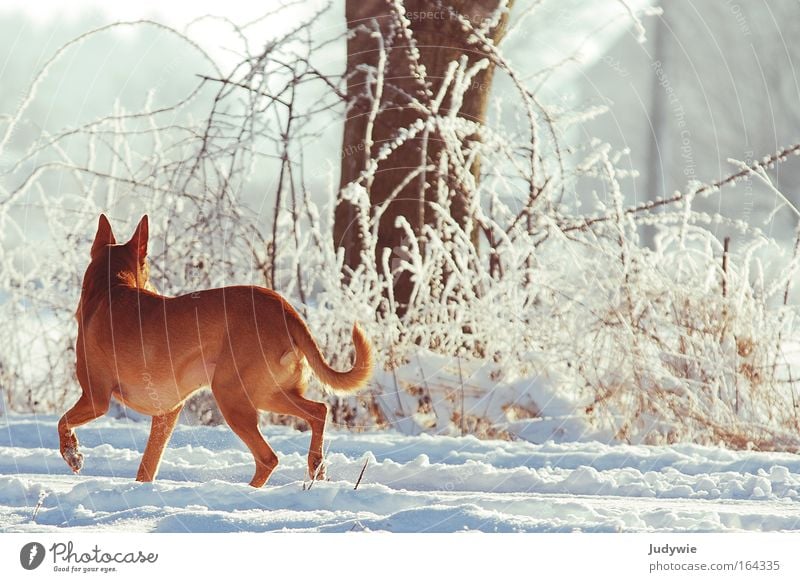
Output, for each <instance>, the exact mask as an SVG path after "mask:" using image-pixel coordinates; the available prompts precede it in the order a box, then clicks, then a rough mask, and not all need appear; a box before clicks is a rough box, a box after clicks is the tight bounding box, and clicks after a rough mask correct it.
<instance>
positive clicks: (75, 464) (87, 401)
mask: <svg viewBox="0 0 800 582" xmlns="http://www.w3.org/2000/svg"><path fill="white" fill-rule="evenodd" d="M110 402H111V398H110V397H109V396H108V395H104V394H100V395H95V396H94V397H93V396H92V395H91V394H90V393H89V392H87V391H85V390H84V392H83V394H81V397H80V398H79V399H78V402H76V403H75V406H73V407H72V408H70V409H69V410H68V411H67V412H66V413H65V414H64V416H62V417H61V420H59V421H58V437H59V441H60V445H61V446H60V448H61V456H62V457H64V460H65V461H66V462H67V465H69V468H70V469H72V471H73V473H78V472H79V471H80V470H81V469H82V468H83V455H82V454H81V453H80V452H79V451H78V437H76V436H75V431H74V429H75V428H76V427H79V426H81V425H82V424H86V423H87V422H89V421H91V420H94V419H95V418H97V417H99V416H103V415H104V414H105V413H106V412H107V411H108V405H109V404H110Z"/></svg>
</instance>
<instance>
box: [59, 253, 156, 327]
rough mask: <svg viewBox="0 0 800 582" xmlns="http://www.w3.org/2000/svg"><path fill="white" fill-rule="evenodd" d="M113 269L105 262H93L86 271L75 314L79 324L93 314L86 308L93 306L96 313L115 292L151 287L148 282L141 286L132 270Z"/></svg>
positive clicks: (92, 308)
mask: <svg viewBox="0 0 800 582" xmlns="http://www.w3.org/2000/svg"><path fill="white" fill-rule="evenodd" d="M113 267H114V266H113V265H108V263H106V262H104V261H93V262H92V263H91V264H90V265H89V268H88V269H86V274H85V275H84V277H83V286H82V287H81V297H80V300H79V302H78V309H77V311H76V313H75V316H76V318H77V319H78V322H79V323H80V322H81V321H84V320H85V319H86V318H88V317H89V316H91V312H90V311H87V310H86V309H85V308H84V306H91V310H92V311H94V309H96V308H97V305H99V303H100V300H101V298H102V297H103V296H108V297H109V300H110V296H111V294H112V291H113V290H115V289H134V290H142V289H145V288H148V287H149V286H148V284H147V282H145V283H144V284H141V281H139V280H138V279H137V277H136V274H135V273H133V272H132V271H131V270H130V269H122V270H119V271H117V272H115V269H114V268H113Z"/></svg>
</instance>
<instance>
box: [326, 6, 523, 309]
mask: <svg viewBox="0 0 800 582" xmlns="http://www.w3.org/2000/svg"><path fill="white" fill-rule="evenodd" d="M498 4H499V0H471V1H470V0H451V1H450V3H449V4H448V5H445V6H443V7H441V8H437V7H436V5H435V4H433V3H431V2H429V1H425V0H406V1H405V11H406V12H405V16H406V18H407V19H408V21H409V22H410V24H409V26H408V28H409V29H410V31H411V34H412V35H413V38H414V39H415V41H416V45H417V48H418V50H419V53H418V54H419V62H420V64H421V65H423V66H424V68H425V72H426V79H427V81H428V83H429V87H427V89H426V87H425V86H424V84H423V83H422V82H421V80H420V79H419V78H417V77H416V76H415V75H413V74H412V71H413V64H414V61H413V54H412V52H411V51H410V50H409V42H408V40H407V38H406V36H405V35H404V34H403V32H402V30H400V29H399V27H398V26H397V25H396V24H397V22H398V20H397V18H396V15H395V14H393V12H392V10H393V9H394V8H393V6H392V4H391V3H390V2H389V1H388V0H347V2H346V17H347V25H348V30H349V31H350V36H349V38H348V42H347V71H346V73H347V96H348V102H349V107H348V114H347V119H346V121H345V127H344V139H343V144H342V168H341V183H340V185H341V187H342V188H344V187H345V186H346V185H347V184H349V183H351V182H354V181H357V180H359V177H361V175H362V172H363V171H364V170H365V169H366V167H367V162H368V160H369V159H370V158H374V157H375V156H376V155H377V153H378V151H379V150H380V148H381V146H382V145H383V144H384V143H386V142H387V141H388V140H393V139H394V138H395V137H396V135H397V131H398V130H399V129H401V128H408V127H411V126H412V125H413V124H414V122H415V121H417V120H418V119H422V118H424V116H425V113H424V112H421V111H419V110H418V109H417V108H414V107H411V106H410V105H409V104H410V102H411V98H410V97H409V96H414V97H416V98H417V99H418V100H419V101H420V102H421V103H424V104H426V105H427V104H428V103H430V102H431V99H432V96H435V95H436V94H437V92H438V91H439V88H440V86H441V82H442V78H443V77H444V76H445V74H446V71H447V68H448V66H449V64H450V63H451V62H453V61H458V60H459V59H460V58H461V57H462V56H465V57H466V58H467V59H468V63H467V64H468V66H470V65H472V64H474V63H476V62H478V61H479V60H480V59H482V58H484V57H485V54H483V53H482V52H480V49H479V47H478V45H475V44H470V43H468V40H467V37H468V35H469V33H468V32H466V31H465V30H464V29H463V27H462V25H461V23H460V22H459V21H458V19H457V18H455V16H454V13H458V14H461V15H463V16H464V17H466V18H467V19H468V20H469V21H470V22H471V23H473V25H474V26H475V27H476V28H477V27H479V26H480V24H481V23H483V22H486V21H487V20H486V19H487V18H489V17H490V16H491V15H492V14H493V12H494V11H495V10H496V9H497V7H498ZM510 4H511V3H510V2H509V8H510ZM507 20H508V10H506V11H505V12H504V14H503V15H502V18H501V19H500V20H499V23H498V24H497V25H496V26H495V27H494V28H493V29H492V30H490V31H489V36H490V38H492V39H493V40H494V42H495V43H497V42H499V41H500V39H501V38H502V36H503V34H504V32H505V28H506V23H507ZM375 27H378V29H379V30H380V33H381V37H382V40H383V45H384V47H385V59H386V60H385V63H386V64H385V68H384V73H385V82H384V84H383V88H382V92H381V93H380V97H379V98H380V102H379V108H378V112H377V115H376V116H374V115H371V114H370V113H371V111H372V110H373V102H374V101H373V100H374V96H375V95H377V94H378V93H377V91H376V89H377V88H376V83H375V82H374V81H370V80H369V79H370V78H369V77H368V76H367V72H366V71H365V70H364V68H365V67H364V66H365V65H367V66H368V67H371V68H372V70H373V71H374V70H377V69H378V68H379V61H380V58H381V54H380V50H379V48H380V46H381V44H380V40H381V39H377V38H375V36H374V35H371V34H370V33H371V32H373V31H374V29H375ZM492 74H493V67H492V66H491V65H490V66H489V67H488V68H486V69H484V70H482V71H481V72H479V73H478V74H477V75H476V76H475V77H474V78H473V80H472V82H471V83H470V86H469V89H468V90H467V91H466V93H465V94H464V98H463V102H462V103H461V105H460V107H459V112H458V115H459V116H461V117H464V118H467V119H471V120H473V121H476V122H478V123H483V122H484V119H485V114H486V107H487V103H488V96H489V88H490V84H491V80H492ZM449 97H450V96H449V95H448V97H446V98H445V100H444V102H443V104H442V109H441V110H440V114H441V115H446V114H447V108H448V107H449V106H450V105H451V102H450V99H449ZM373 118H374V122H372V123H371V121H372V120H373ZM370 126H372V132H371V136H367V133H368V131H369V127H370ZM477 139H478V136H470V137H469V138H467V139H466V140H464V141H465V143H463V144H462V148H464V149H468V148H469V143H468V142H469V141H470V140H472V141H475V140H477ZM443 149H444V148H443V142H442V140H441V139H440V137H439V136H438V135H436V132H435V131H434V132H431V133H430V134H429V135H427V139H426V138H425V136H424V135H423V134H420V135H418V136H417V137H415V138H414V139H410V140H408V141H406V142H405V143H404V144H403V145H401V146H400V147H398V148H397V149H396V150H395V151H394V152H393V153H392V154H391V155H390V156H389V157H388V158H387V159H385V160H383V161H382V162H380V164H379V166H378V170H377V172H376V173H375V175H374V178H373V179H372V180H371V181H364V182H363V183H362V185H363V186H364V187H365V188H366V189H367V191H368V193H369V199H370V203H371V205H372V206H373V207H374V206H375V205H378V204H380V203H381V202H384V201H385V200H386V199H387V197H388V196H390V195H391V193H392V191H394V190H395V188H397V187H398V185H400V183H401V182H402V181H403V180H404V179H406V178H407V176H408V175H409V174H410V173H411V172H413V171H415V170H416V169H417V168H419V167H420V166H425V165H433V166H434V167H435V168H436V170H434V171H427V172H422V173H421V174H420V175H419V176H418V177H416V178H415V179H414V180H412V181H411V182H410V183H409V184H408V185H407V186H406V187H404V188H403V189H402V190H401V191H400V193H399V195H398V196H397V198H396V199H395V200H394V201H393V202H391V203H390V205H389V207H388V209H387V211H386V213H385V214H384V215H383V217H382V218H381V221H380V224H379V225H378V248H377V250H376V255H377V256H376V257H370V260H376V261H380V259H381V256H382V253H383V249H385V248H389V249H392V250H393V252H394V253H395V255H394V258H397V256H396V253H397V251H398V249H399V247H401V246H402V245H404V244H406V242H407V241H404V240H403V236H404V235H403V232H402V231H401V230H400V229H397V228H396V227H395V220H396V218H397V217H398V216H404V217H405V218H406V220H408V222H409V223H410V225H411V227H412V229H413V231H414V233H415V235H416V236H419V234H420V231H421V228H422V226H423V225H424V224H426V223H431V220H432V213H431V210H430V208H429V206H428V204H427V202H429V201H432V200H434V199H435V196H436V193H435V192H436V189H435V188H434V186H433V185H434V184H436V183H437V180H439V179H440V178H441V174H440V173H439V172H438V168H439V159H440V154H441V152H442V150H443ZM367 150H369V151H367ZM469 170H470V172H471V173H472V175H473V176H474V177H475V180H476V181H477V179H478V175H479V161H476V162H475V163H473V164H472V166H471V167H470V168H469ZM445 171H447V176H446V183H447V184H448V188H449V197H450V212H451V214H452V215H453V217H454V218H455V219H456V220H457V221H458V222H459V223H460V224H462V225H465V224H466V223H467V221H468V220H469V218H470V207H471V204H472V203H473V202H474V201H473V200H471V199H470V197H471V195H472V190H473V188H468V187H466V186H465V184H463V183H461V182H460V181H459V180H458V179H457V178H456V177H455V175H454V173H453V172H452V168H448V169H446V170H445ZM355 218H356V214H355V209H354V207H353V206H352V204H350V203H349V202H347V201H345V200H341V199H340V200H339V202H338V204H337V207H336V211H335V223H334V239H335V240H334V243H335V244H336V245H337V246H339V247H343V248H344V252H345V262H346V264H347V265H348V266H351V267H355V266H356V265H358V264H359V262H360V260H361V254H362V250H363V244H362V241H361V240H360V236H359V229H358V225H357V224H356V221H355ZM477 236H478V233H477V229H475V230H474V231H473V243H474V244H477V240H478V239H477ZM412 288H413V285H412V282H411V281H410V280H409V278H408V277H403V276H401V277H398V278H396V279H395V281H394V296H395V300H396V302H397V308H398V310H400V311H404V305H405V304H406V303H407V302H408V300H409V297H410V294H411V291H412Z"/></svg>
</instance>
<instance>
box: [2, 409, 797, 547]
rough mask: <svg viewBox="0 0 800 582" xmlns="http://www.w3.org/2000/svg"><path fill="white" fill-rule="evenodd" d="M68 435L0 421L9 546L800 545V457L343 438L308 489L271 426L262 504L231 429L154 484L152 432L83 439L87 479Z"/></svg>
mask: <svg viewBox="0 0 800 582" xmlns="http://www.w3.org/2000/svg"><path fill="white" fill-rule="evenodd" d="M56 422H57V418H56V417H55V416H30V415H14V414H12V415H8V416H6V417H4V418H0V531H6V532H32V531H37V532H52V531H62V530H65V529H72V530H82V531H102V530H115V531H119V530H124V531H158V532H185V531H201V532H227V531H254V532H260V531H284V530H291V531H322V532H328V531H333V532H342V531H351V530H353V531H365V530H371V531H393V532H409V531H411V532H433V531H435V532H451V531H463V530H479V531H485V532H495V531H497V532H517V531H523V532H553V531H558V532H564V531H566V532H569V531H576V530H578V531H602V532H605V531H612V532H616V531H661V532H664V531H705V532H717V531H743V530H758V531H785V530H800V504H798V503H797V500H798V496H799V493H798V492H799V491H800V475H799V474H798V473H800V457H798V456H795V455H793V454H788V453H760V452H748V451H730V450H725V449H719V448H710V447H703V446H698V445H692V444H683V445H674V446H669V447H648V446H625V445H607V444H602V443H599V442H581V443H553V442H547V443H544V444H532V443H528V442H523V441H517V442H508V441H481V440H478V439H475V438H473V437H463V438H458V437H445V436H430V435H425V434H423V435H419V436H413V437H412V436H403V435H400V434H398V433H395V432H380V433H378V432H372V433H349V432H340V431H336V430H331V431H330V432H329V434H328V437H327V441H326V444H327V447H328V455H327V461H328V476H329V481H325V482H316V483H314V484H313V486H312V487H311V488H310V489H308V488H307V486H308V482H307V481H304V477H305V471H306V450H307V446H308V441H309V435H308V433H301V432H296V431H293V430H290V429H287V428H285V427H265V429H264V432H265V435H266V436H267V438H268V440H269V442H270V444H271V445H272V446H273V448H275V450H276V451H277V452H278V455H279V457H280V461H281V464H280V465H279V467H278V469H277V470H276V471H275V473H274V474H273V475H272V478H271V479H270V482H269V483H268V484H267V485H266V486H265V487H264V488H262V489H259V490H255V489H252V488H251V487H249V486H248V485H247V484H246V482H247V481H248V480H249V479H250V477H251V476H252V471H253V461H252V457H251V456H250V454H249V452H247V450H246V449H245V448H244V445H243V444H242V443H241V442H240V441H239V440H238V438H237V437H236V436H234V435H233V433H231V431H230V430H229V429H228V428H227V427H226V426H220V427H197V426H185V425H181V426H179V427H178V428H177V430H176V433H175V435H174V436H173V438H172V441H171V442H170V446H169V448H168V449H167V451H166V454H165V456H164V462H163V464H162V467H161V472H160V475H159V479H158V480H157V481H156V482H155V483H149V484H148V483H137V482H135V481H134V480H133V477H134V475H135V472H136V468H137V466H138V463H139V459H140V454H141V451H142V450H143V448H144V444H145V441H146V438H147V434H148V430H149V423H146V422H134V421H131V420H127V419H124V420H116V419H112V418H108V417H106V418H103V419H100V420H97V421H95V422H94V423H91V424H89V425H87V426H85V427H82V428H81V429H78V437H79V439H80V440H81V445H82V450H83V453H84V454H85V455H86V462H85V466H84V470H83V473H82V474H81V475H73V474H71V473H70V471H69V470H68V468H67V466H66V464H65V463H64V462H63V460H62V459H61V457H60V456H59V453H58V437H57V434H56ZM367 459H369V463H368V466H367V469H366V472H365V475H364V478H363V480H362V482H361V484H360V485H359V487H358V489H357V490H354V489H353V488H354V485H355V482H356V480H357V478H358V475H359V472H360V471H361V468H362V466H363V465H364V462H365V460H367ZM304 486H305V488H304ZM37 506H38V508H37Z"/></svg>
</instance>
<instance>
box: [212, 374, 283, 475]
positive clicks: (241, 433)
mask: <svg viewBox="0 0 800 582" xmlns="http://www.w3.org/2000/svg"><path fill="white" fill-rule="evenodd" d="M242 382H243V380H242V379H241V378H240V377H239V374H238V373H237V371H236V368H235V366H234V364H233V361H232V359H231V360H229V361H226V362H219V363H218V364H217V367H216V370H215V372H214V379H213V380H212V381H211V392H212V393H213V394H214V398H215V400H216V401H217V405H218V406H219V410H220V412H221V413H222V416H223V417H224V418H225V422H227V423H228V426H230V427H231V430H233V432H235V433H236V435H237V436H238V437H239V438H240V439H242V441H243V442H244V444H245V445H247V448H248V449H250V452H251V453H253V458H254V459H255V462H256V472H255V475H254V476H253V479H252V480H251V481H250V485H252V486H253V487H261V486H262V485H264V483H266V482H267V479H269V476H270V474H271V473H272V471H274V470H275V467H277V466H278V455H276V454H275V451H273V450H272V447H270V446H269V444H268V443H267V441H266V440H265V439H264V435H262V434H261V429H260V428H259V427H258V410H257V409H256V407H255V405H254V404H253V402H252V401H251V400H250V398H249V397H248V395H247V393H246V392H245V390H244V388H243V387H242Z"/></svg>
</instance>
